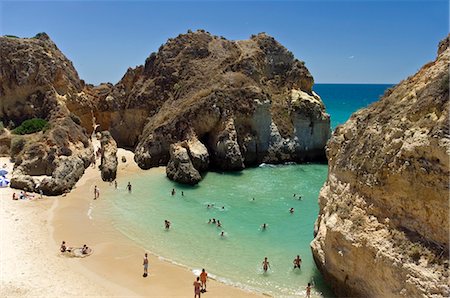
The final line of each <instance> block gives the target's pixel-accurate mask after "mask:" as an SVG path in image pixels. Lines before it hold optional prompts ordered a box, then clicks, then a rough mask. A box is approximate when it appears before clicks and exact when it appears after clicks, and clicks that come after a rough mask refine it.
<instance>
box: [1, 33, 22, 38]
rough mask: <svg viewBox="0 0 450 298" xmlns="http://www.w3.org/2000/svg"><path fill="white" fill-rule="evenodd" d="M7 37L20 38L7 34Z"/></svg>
mask: <svg viewBox="0 0 450 298" xmlns="http://www.w3.org/2000/svg"><path fill="white" fill-rule="evenodd" d="M4 36H5V37H9V38H19V37H18V36H15V35H9V34H6V35H4Z"/></svg>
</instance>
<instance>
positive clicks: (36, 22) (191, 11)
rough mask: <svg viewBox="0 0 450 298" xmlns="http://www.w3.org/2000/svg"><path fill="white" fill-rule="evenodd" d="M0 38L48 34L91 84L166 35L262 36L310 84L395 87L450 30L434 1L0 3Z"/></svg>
mask: <svg viewBox="0 0 450 298" xmlns="http://www.w3.org/2000/svg"><path fill="white" fill-rule="evenodd" d="M0 5H1V6H0V9H1V11H0V20H1V21H0V34H1V35H4V34H12V35H17V36H20V37H31V36H34V35H35V34H36V33H38V32H47V33H48V34H49V35H50V37H51V38H52V39H53V40H54V41H55V43H56V44H57V45H58V47H59V48H60V49H61V50H62V51H63V53H64V54H65V55H66V56H67V57H68V58H69V59H70V60H72V61H73V63H74V65H75V67H76V69H77V70H78V73H79V75H80V77H81V78H82V79H84V80H85V81H86V82H88V83H93V84H98V83H100V82H107V81H109V82H112V83H116V82H117V81H118V80H120V78H121V77H122V76H123V74H124V73H125V71H126V69H127V68H128V67H135V66H136V65H140V64H143V63H144V61H145V58H146V57H148V56H149V55H150V53H151V52H153V51H157V49H158V48H159V46H160V45H161V44H163V43H165V42H166V40H167V39H168V38H170V37H175V36H177V35H178V34H179V33H185V32H186V31H187V30H188V29H192V30H196V29H205V30H207V31H209V32H211V33H212V34H214V35H219V36H220V35H222V36H224V37H226V38H227V39H247V38H249V36H250V35H251V34H254V33H258V32H266V33H268V34H270V35H272V36H273V37H275V38H276V39H277V40H278V41H279V42H281V43H282V44H283V45H284V46H285V47H287V48H288V49H289V50H290V51H292V52H293V53H294V55H295V56H296V57H297V58H299V59H300V60H303V61H305V62H306V66H307V67H308V68H309V70H310V71H311V73H312V75H313V76H314V78H315V82H316V83H397V82H399V81H400V80H402V79H404V78H406V77H407V76H409V75H411V74H413V73H414V72H416V71H417V70H418V69H419V68H420V67H421V66H422V65H423V64H425V63H426V62H428V61H431V60H433V59H434V58H435V56H436V50H437V43H438V42H439V40H440V39H442V38H443V37H444V36H446V35H447V34H448V32H449V24H448V22H449V3H448V1H447V0H440V1H432V0H426V1H406V0H403V1H355V0H354V1H164V2H163V1H95V2H91V1H51V2H49V1H34V2H26V1H1V3H0Z"/></svg>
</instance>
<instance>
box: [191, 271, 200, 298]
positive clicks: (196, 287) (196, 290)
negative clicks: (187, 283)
mask: <svg viewBox="0 0 450 298" xmlns="http://www.w3.org/2000/svg"><path fill="white" fill-rule="evenodd" d="M199 280H200V277H198V276H197V279H196V280H195V281H194V283H193V285H194V298H196V297H197V296H198V298H200V288H201V284H200V281H199Z"/></svg>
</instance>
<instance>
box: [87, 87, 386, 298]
mask: <svg viewBox="0 0 450 298" xmlns="http://www.w3.org/2000/svg"><path fill="white" fill-rule="evenodd" d="M389 87H391V85H355V84H345V85H339V84H316V85H315V86H314V90H315V91H316V92H317V93H318V94H319V95H320V96H321V97H322V100H323V101H324V103H325V106H326V109H327V111H328V113H329V114H330V115H331V126H332V128H333V129H334V128H335V127H336V126H337V125H339V124H342V123H344V122H345V121H346V120H347V119H348V118H349V116H350V115H351V114H352V113H353V112H355V111H356V110H358V109H360V108H363V107H365V106H367V105H369V104H370V103H372V102H374V101H376V100H378V98H379V96H380V95H382V94H383V93H384V91H385V89H387V88H389ZM326 177H327V166H326V165H323V164H302V165H294V164H290V165H277V166H273V165H264V164H263V165H261V166H259V167H256V168H250V169H246V170H244V171H242V172H233V173H214V172H210V173H207V174H206V175H205V177H204V180H203V181H202V182H201V183H200V184H199V185H197V186H195V187H190V186H184V185H179V184H177V183H174V182H172V181H170V180H168V179H167V178H166V177H165V175H163V174H160V173H159V174H154V173H152V172H148V173H143V174H142V173H141V174H139V175H135V176H130V177H126V178H123V179H120V180H119V181H118V183H119V189H118V190H113V189H112V188H111V189H108V190H105V191H106V192H104V194H105V195H106V197H108V199H110V202H111V204H109V208H102V209H101V210H100V209H94V211H93V214H92V216H98V217H100V218H104V219H108V220H109V221H111V222H113V224H114V226H115V228H116V229H117V230H119V231H120V232H122V233H123V234H125V235H126V236H128V237H129V238H130V239H131V240H132V241H134V242H136V243H138V244H139V245H141V246H142V247H144V248H145V249H148V250H149V251H152V252H153V253H155V254H157V255H159V256H161V257H162V258H165V259H166V260H169V261H172V262H174V263H177V264H182V265H184V266H186V267H187V268H190V269H191V270H192V271H193V272H194V273H196V274H198V273H199V270H201V268H205V269H206V270H207V271H208V272H209V274H210V275H211V276H213V277H215V278H216V279H218V280H221V281H223V282H226V283H229V284H233V285H236V286H239V287H242V288H247V289H253V290H257V291H261V292H265V293H269V294H271V295H274V296H276V297H280V296H283V297H286V296H302V297H304V296H305V286H306V285H307V283H308V282H313V284H314V285H315V288H314V290H313V292H314V295H313V296H325V297H331V296H332V293H331V291H330V290H329V288H328V286H327V285H326V284H325V283H324V281H323V279H322V277H321V275H320V273H319V271H318V270H317V268H316V266H315V264H314V261H313V259H312V254H311V249H310V247H309V243H310V242H311V240H312V239H313V230H314V222H315V220H316V218H317V214H318V212H319V206H318V203H317V198H318V194H319V191H320V188H321V187H322V185H323V183H324V182H325V179H326ZM128 181H131V183H132V184H133V193H132V194H128V192H127V191H126V190H125V185H126V184H127V182H128ZM172 188H175V189H176V190H177V193H176V195H175V196H172V195H171V194H170V192H171V190H172ZM181 191H183V192H184V196H181ZM294 194H295V197H294ZM299 196H301V200H299V199H298V197H299ZM208 205H210V207H209V208H208ZM291 207H293V208H294V209H295V212H294V214H290V213H289V211H288V210H289V208H291ZM212 218H215V219H216V220H217V219H219V220H220V221H221V223H222V225H223V226H222V228H218V227H217V226H215V225H213V224H208V223H207V222H208V220H209V219H212ZM165 219H168V220H170V221H171V222H172V227H171V229H170V230H169V231H166V230H165V229H164V220H165ZM263 223H266V224H268V228H267V229H266V230H265V231H263V230H261V228H260V225H261V224H263ZM221 231H224V232H225V237H221V236H220V235H219V234H220V232H221ZM296 255H300V256H301V258H302V260H303V263H302V268H301V270H298V269H296V270H293V268H292V261H293V259H294V257H295V256H296ZM264 257H268V260H269V262H270V266H271V268H270V270H269V272H268V273H263V272H262V270H261V262H262V261H263V259H264ZM137 264H138V263H137ZM150 270H151V264H150ZM187 282H189V281H187ZM174 286H176V285H174ZM186 295H190V293H186ZM213 296H216V295H213Z"/></svg>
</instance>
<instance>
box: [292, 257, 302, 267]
mask: <svg viewBox="0 0 450 298" xmlns="http://www.w3.org/2000/svg"><path fill="white" fill-rule="evenodd" d="M293 263H294V269H295V268H298V269H300V267H301V266H302V258H300V256H299V255H297V257H296V258H295V259H294V262H293Z"/></svg>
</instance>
